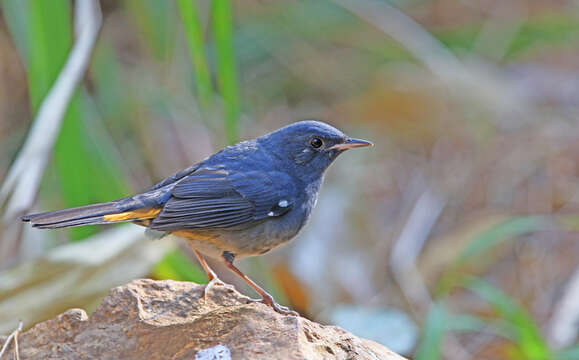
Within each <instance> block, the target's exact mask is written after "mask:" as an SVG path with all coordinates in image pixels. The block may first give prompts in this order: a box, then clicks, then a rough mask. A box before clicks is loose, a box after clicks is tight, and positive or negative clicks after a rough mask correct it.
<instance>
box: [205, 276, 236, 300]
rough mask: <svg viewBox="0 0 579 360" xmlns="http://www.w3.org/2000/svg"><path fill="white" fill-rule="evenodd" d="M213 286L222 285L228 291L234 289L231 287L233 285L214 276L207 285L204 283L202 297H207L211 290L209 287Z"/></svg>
mask: <svg viewBox="0 0 579 360" xmlns="http://www.w3.org/2000/svg"><path fill="white" fill-rule="evenodd" d="M215 286H223V287H225V288H226V289H228V290H229V291H233V290H235V288H234V287H233V285H230V284H227V283H225V282H223V281H222V280H221V279H219V278H217V277H215V278H213V279H211V280H210V281H209V282H208V283H207V285H205V289H203V298H205V299H207V296H208V294H209V292H210V291H211V289H213V287H215Z"/></svg>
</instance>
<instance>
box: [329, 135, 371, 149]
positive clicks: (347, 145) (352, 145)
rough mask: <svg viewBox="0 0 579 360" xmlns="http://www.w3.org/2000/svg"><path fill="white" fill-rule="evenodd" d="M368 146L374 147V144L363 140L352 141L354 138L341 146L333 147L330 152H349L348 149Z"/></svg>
mask: <svg viewBox="0 0 579 360" xmlns="http://www.w3.org/2000/svg"><path fill="white" fill-rule="evenodd" d="M366 146H374V144H372V143H371V142H369V141H366V140H362V139H352V138H348V139H347V140H346V141H345V142H343V143H341V144H336V145H334V146H332V147H330V150H341V151H343V150H348V149H353V148H359V147H366Z"/></svg>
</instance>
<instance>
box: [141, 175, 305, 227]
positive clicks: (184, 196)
mask: <svg viewBox="0 0 579 360" xmlns="http://www.w3.org/2000/svg"><path fill="white" fill-rule="evenodd" d="M295 195H296V187H295V185H294V183H293V181H292V179H291V178H290V177H289V175H287V174H285V173H282V172H275V171H271V172H263V171H249V172H231V171H226V170H223V169H200V170H198V171H196V172H194V173H193V174H191V175H189V176H187V177H185V178H183V179H182V180H181V181H180V182H178V183H177V184H176V185H175V186H174V188H173V189H172V192H171V197H170V198H169V200H168V201H167V202H166V203H165V206H164V207H163V210H162V211H161V212H160V213H159V215H158V216H157V217H156V218H155V219H154V220H153V221H152V222H151V224H150V228H152V229H156V230H163V231H176V230H185V229H208V228H230V227H235V226H238V225H241V224H246V223H251V222H257V221H261V220H263V219H265V218H268V217H272V216H282V215H284V214H285V213H287V212H288V211H289V210H290V209H291V205H292V203H293V201H292V200H293V199H294V198H295ZM282 200H285V201H286V203H287V206H284V207H283V208H281V209H279V206H278V204H279V202H280V201H282ZM284 205H285V203H284ZM280 210H281V211H280Z"/></svg>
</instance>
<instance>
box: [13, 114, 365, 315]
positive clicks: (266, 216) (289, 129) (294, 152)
mask: <svg viewBox="0 0 579 360" xmlns="http://www.w3.org/2000/svg"><path fill="white" fill-rule="evenodd" d="M371 145H372V143H370V142H368V141H365V140H359V139H352V138H350V137H348V136H346V135H344V134H343V133H342V132H341V131H340V130H338V129H336V128H334V127H332V126H330V125H328V124H325V123H323V122H319V121H300V122H296V123H293V124H291V125H288V126H285V127H283V128H281V129H279V130H277V131H274V132H272V133H269V134H267V135H264V136H262V137H259V138H257V139H253V140H248V141H242V142H240V143H237V144H235V145H231V146H228V147H226V148H224V149H223V150H221V151H219V152H217V153H215V154H213V155H211V156H209V157H208V158H206V159H205V160H203V161H201V162H199V163H196V164H194V165H192V166H190V167H188V168H187V169H185V170H183V171H180V172H178V173H176V174H174V175H173V176H171V177H168V178H166V179H165V180H163V181H161V182H160V183H158V184H157V185H155V186H153V187H152V188H151V189H150V190H148V191H146V192H143V193H141V194H137V195H134V196H130V197H126V198H123V199H119V200H115V201H111V202H107V203H101V204H93V205H87V206H81V207H76V208H70V209H64V210H58V211H52V212H45V213H39V214H31V215H26V216H23V217H22V220H23V221H28V222H30V223H32V225H33V226H34V227H36V228H41V229H55V228H64V227H72V226H80V225H94V224H110V223H118V222H133V223H136V224H138V225H142V226H145V227H147V228H149V229H152V230H157V231H161V232H165V233H169V234H172V235H176V236H178V237H182V238H184V239H186V241H187V243H188V244H189V245H190V246H191V248H192V249H193V251H194V253H195V255H196V256H197V259H198V260H199V262H200V264H201V265H202V267H203V269H204V270H205V272H206V274H207V277H208V278H209V284H208V285H207V286H206V288H205V294H206V293H207V291H209V289H211V287H212V286H215V285H225V284H224V283H223V282H222V281H221V280H220V279H219V278H218V277H217V275H216V274H215V272H214V271H213V270H212V269H211V268H210V267H209V265H208V264H207V262H206V261H205V258H204V256H209V257H212V258H216V259H221V260H223V261H224V263H225V265H226V266H227V267H228V268H229V269H230V270H232V271H233V272H235V273H236V274H237V275H239V276H240V277H241V278H242V279H243V280H244V281H246V282H247V283H248V284H249V285H250V286H251V287H252V288H253V289H254V290H255V291H256V292H257V293H259V294H260V295H261V297H262V299H261V301H262V302H263V303H265V304H267V305H269V306H271V307H273V308H274V309H275V310H276V311H278V312H280V313H282V314H292V315H296V313H295V312H293V311H291V310H289V309H288V308H286V307H284V306H281V305H279V304H277V303H276V302H275V301H274V299H273V297H272V296H271V295H270V294H268V293H267V292H266V291H265V290H263V289H262V288H261V287H260V286H259V285H257V284H256V283H255V282H253V281H252V280H251V279H249V278H248V277H247V276H246V275H244V274H243V273H242V272H241V271H240V270H239V269H238V268H237V267H236V266H234V264H233V261H234V259H236V258H241V257H246V256H254V255H260V254H264V253H266V252H268V251H270V250H271V249H273V248H275V247H277V246H279V245H281V244H283V243H285V242H287V241H289V240H291V239H292V238H293V237H295V236H296V234H297V233H298V232H299V231H300V229H301V228H302V227H303V226H304V224H305V223H306V221H307V220H308V218H309V217H310V214H311V212H312V209H313V208H314V206H315V204H316V201H317V198H318V192H319V190H320V186H321V184H322V181H323V177H324V172H325V171H326V169H327V168H328V166H330V164H331V163H332V162H333V161H334V160H335V159H336V158H337V157H338V155H340V154H341V153H343V152H344V151H346V150H348V149H352V148H357V147H365V146H371Z"/></svg>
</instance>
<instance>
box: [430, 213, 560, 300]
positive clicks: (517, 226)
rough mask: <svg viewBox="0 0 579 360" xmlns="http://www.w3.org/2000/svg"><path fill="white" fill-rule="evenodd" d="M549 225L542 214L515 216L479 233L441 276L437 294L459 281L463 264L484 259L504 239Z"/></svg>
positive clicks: (444, 292) (507, 239) (442, 293)
mask: <svg viewBox="0 0 579 360" xmlns="http://www.w3.org/2000/svg"><path fill="white" fill-rule="evenodd" d="M549 226H551V222H550V220H549V219H548V218H547V217H544V216H517V217H511V218H508V219H507V220H505V221H503V222H501V223H499V224H496V225H493V226H491V227H489V228H488V229H486V230H485V231H483V232H481V233H479V234H478V235H477V236H475V237H473V238H472V240H470V241H469V242H468V244H467V245H466V246H465V247H464V249H462V251H461V252H460V254H459V255H458V256H457V257H456V259H455V260H454V261H453V262H452V264H450V266H449V267H448V270H447V271H446V272H445V274H444V275H443V276H442V277H441V280H440V281H439V284H438V289H437V294H439V295H444V294H446V293H448V291H450V289H452V288H453V287H454V286H455V285H456V284H457V282H458V281H460V277H462V275H463V273H462V267H463V266H464V265H465V264H467V263H472V262H476V261H477V260H478V261H480V260H479V259H483V260H484V256H483V255H484V254H485V253H486V252H488V251H490V250H491V249H492V248H494V247H496V246H498V245H500V244H502V243H504V242H506V241H509V240H513V239H517V237H518V236H520V235H524V234H528V233H532V232H535V231H540V230H543V229H546V228H548V227H549Z"/></svg>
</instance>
